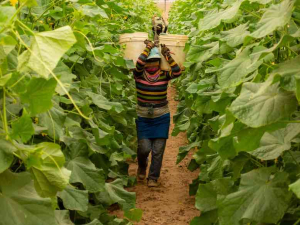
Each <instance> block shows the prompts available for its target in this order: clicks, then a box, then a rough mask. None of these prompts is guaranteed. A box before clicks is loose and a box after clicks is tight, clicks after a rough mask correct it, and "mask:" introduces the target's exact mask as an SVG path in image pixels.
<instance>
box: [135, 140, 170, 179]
mask: <svg viewBox="0 0 300 225" xmlns="http://www.w3.org/2000/svg"><path fill="white" fill-rule="evenodd" d="M166 143H167V139H165V138H155V139H141V140H139V141H138V152H137V156H138V164H139V168H140V169H143V170H146V169H147V166H148V156H149V154H150V152H151V150H152V159H151V166H150V171H149V175H148V179H151V180H157V179H158V178H159V176H160V170H161V166H162V161H163V156H164V151H165V147H166Z"/></svg>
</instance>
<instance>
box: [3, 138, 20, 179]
mask: <svg viewBox="0 0 300 225" xmlns="http://www.w3.org/2000/svg"><path fill="white" fill-rule="evenodd" d="M16 150H17V149H16V147H15V146H14V145H13V144H12V143H11V142H9V141H7V140H3V139H0V173H2V172H4V171H5V170H7V169H8V168H9V167H10V165H11V163H12V162H13V160H14V155H13V152H15V151H16Z"/></svg>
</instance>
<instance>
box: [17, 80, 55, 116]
mask: <svg viewBox="0 0 300 225" xmlns="http://www.w3.org/2000/svg"><path fill="white" fill-rule="evenodd" d="M55 87H56V81H55V79H54V78H51V79H50V80H46V79H44V78H32V79H31V80H30V82H29V84H28V86H27V90H26V92H25V93H23V94H21V101H22V102H23V103H28V104H29V107H28V108H29V113H30V115H32V116H33V115H36V114H38V113H43V112H45V111H47V110H49V109H51V107H52V102H51V99H52V95H53V94H54V90H55Z"/></svg>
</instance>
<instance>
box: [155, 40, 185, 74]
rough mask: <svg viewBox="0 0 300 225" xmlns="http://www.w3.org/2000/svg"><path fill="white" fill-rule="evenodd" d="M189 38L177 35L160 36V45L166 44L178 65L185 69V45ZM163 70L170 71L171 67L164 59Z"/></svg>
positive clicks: (162, 62)
mask: <svg viewBox="0 0 300 225" xmlns="http://www.w3.org/2000/svg"><path fill="white" fill-rule="evenodd" d="M188 39H189V38H188V36H186V35H177V34H166V35H160V36H159V44H165V45H166V46H167V47H168V48H169V49H170V51H171V52H172V53H174V54H171V56H172V58H173V59H174V60H175V62H176V63H178V65H179V66H180V67H181V68H182V69H183V68H184V67H183V63H184V62H185V52H184V47H185V43H186V42H187V41H188ZM161 69H162V70H167V71H170V70H171V67H170V65H169V63H168V62H167V60H166V59H165V58H164V57H162V61H161Z"/></svg>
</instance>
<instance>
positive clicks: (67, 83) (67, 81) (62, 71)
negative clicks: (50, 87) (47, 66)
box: [53, 61, 76, 95]
mask: <svg viewBox="0 0 300 225" xmlns="http://www.w3.org/2000/svg"><path fill="white" fill-rule="evenodd" d="M53 72H54V73H55V75H57V77H58V78H59V80H60V81H61V82H62V83H63V86H64V88H65V89H66V90H67V91H69V90H70V89H71V87H72V82H73V79H75V78H76V76H75V75H74V74H72V73H71V71H70V68H69V67H67V66H66V64H64V63H63V62H61V61H60V62H59V63H58V64H57V66H56V67H55V69H54V70H53ZM55 91H56V92H57V93H59V94H60V95H65V94H66V93H65V91H64V90H63V88H62V87H61V86H60V85H57V87H56V89H55Z"/></svg>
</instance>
